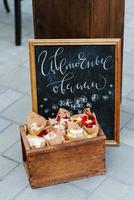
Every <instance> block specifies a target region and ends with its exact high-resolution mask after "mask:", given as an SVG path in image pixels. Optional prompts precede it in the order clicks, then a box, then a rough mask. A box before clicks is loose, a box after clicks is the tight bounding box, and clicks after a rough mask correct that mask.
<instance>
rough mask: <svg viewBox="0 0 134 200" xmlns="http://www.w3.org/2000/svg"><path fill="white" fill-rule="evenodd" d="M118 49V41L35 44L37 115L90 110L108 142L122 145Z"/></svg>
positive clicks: (33, 78) (34, 99)
mask: <svg viewBox="0 0 134 200" xmlns="http://www.w3.org/2000/svg"><path fill="white" fill-rule="evenodd" d="M120 51H121V49H120V39H94V40H92V39H72V40H70V39H63V40H31V41H30V61H31V85H32V103H33V111H35V112H37V113H39V114H41V115H42V116H44V117H46V118H48V117H55V116H56V113H57V111H58V109H59V108H60V107H64V108H67V109H69V110H70V111H71V113H72V114H76V113H81V112H82V110H83V108H85V107H91V110H92V111H93V112H95V113H96V115H97V119H98V121H99V123H100V125H101V127H102V129H103V131H104V132H105V134H106V136H107V141H108V143H109V144H119V119H120V114H119V113H120V53H121V52H120Z"/></svg>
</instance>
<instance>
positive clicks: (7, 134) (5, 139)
mask: <svg viewBox="0 0 134 200" xmlns="http://www.w3.org/2000/svg"><path fill="white" fill-rule="evenodd" d="M19 139H20V137H19V129H18V124H12V125H11V126H9V127H8V128H7V129H5V130H4V131H2V132H1V133H0V152H1V153H2V152H4V151H6V150H7V149H8V148H9V147H11V146H12V145H13V144H15V143H16V142H17V141H18V140H19Z"/></svg>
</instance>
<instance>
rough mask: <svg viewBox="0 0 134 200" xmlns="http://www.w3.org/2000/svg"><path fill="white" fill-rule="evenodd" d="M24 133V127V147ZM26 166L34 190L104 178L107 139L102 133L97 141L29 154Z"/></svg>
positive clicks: (34, 151)
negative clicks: (92, 178)
mask: <svg viewBox="0 0 134 200" xmlns="http://www.w3.org/2000/svg"><path fill="white" fill-rule="evenodd" d="M24 132H25V136H26V134H27V132H26V129H24V128H23V127H21V129H20V133H21V139H22V147H25V145H23V143H26V141H25V140H26V137H24ZM25 151H26V152H27V150H26V149H25ZM22 152H24V151H22ZM24 166H25V168H26V171H27V175H28V178H29V181H30V184H31V186H32V187H33V188H36V187H41V186H47V185H53V184H56V183H62V182H68V181H71V180H75V179H79V178H83V177H89V176H95V175H99V174H104V173H105V135H104V133H103V132H102V130H101V129H100V132H99V136H98V137H96V138H92V139H88V140H80V141H77V142H76V141H73V142H69V143H67V144H63V145H58V146H55V147H46V148H40V149H31V150H28V152H27V160H25V161H24Z"/></svg>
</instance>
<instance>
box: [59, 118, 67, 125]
mask: <svg viewBox="0 0 134 200" xmlns="http://www.w3.org/2000/svg"><path fill="white" fill-rule="evenodd" d="M68 121H69V119H64V118H61V119H60V124H64V123H65V122H68Z"/></svg>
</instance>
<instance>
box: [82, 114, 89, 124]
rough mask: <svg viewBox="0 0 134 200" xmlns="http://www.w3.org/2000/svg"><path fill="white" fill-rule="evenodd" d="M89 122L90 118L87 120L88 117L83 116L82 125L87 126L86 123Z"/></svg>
mask: <svg viewBox="0 0 134 200" xmlns="http://www.w3.org/2000/svg"><path fill="white" fill-rule="evenodd" d="M87 120H88V118H87V116H86V115H84V116H82V120H81V122H82V125H85V123H86V121H87Z"/></svg>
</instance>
